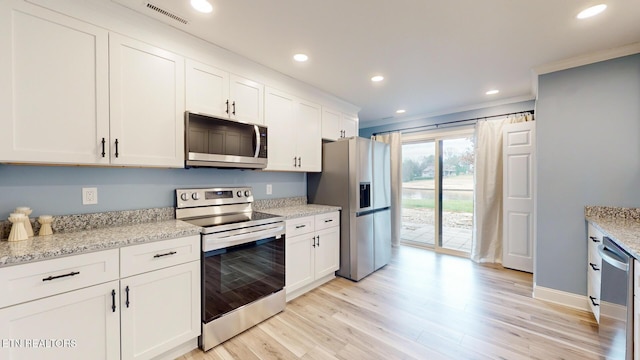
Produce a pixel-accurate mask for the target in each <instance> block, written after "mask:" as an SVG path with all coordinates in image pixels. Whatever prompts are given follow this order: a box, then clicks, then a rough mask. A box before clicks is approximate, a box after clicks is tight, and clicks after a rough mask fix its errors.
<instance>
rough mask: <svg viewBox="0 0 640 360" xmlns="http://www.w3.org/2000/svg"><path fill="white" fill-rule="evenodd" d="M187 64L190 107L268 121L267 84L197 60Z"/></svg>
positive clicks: (238, 119)
mask: <svg viewBox="0 0 640 360" xmlns="http://www.w3.org/2000/svg"><path fill="white" fill-rule="evenodd" d="M186 65H187V67H186V74H187V77H186V80H187V83H186V105H187V110H188V111H191V112H196V113H203V114H209V115H213V116H218V117H222V118H229V119H232V120H237V121H242V122H246V123H252V124H261V125H262V124H264V114H263V108H264V85H262V84H260V83H257V82H255V81H252V80H249V79H245V78H243V77H240V76H237V75H234V74H230V73H228V72H226V71H224V70H220V69H218V68H215V67H213V66H209V65H206V64H203V63H200V62H197V61H193V60H187V63H186Z"/></svg>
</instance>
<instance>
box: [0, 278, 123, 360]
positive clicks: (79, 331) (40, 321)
mask: <svg viewBox="0 0 640 360" xmlns="http://www.w3.org/2000/svg"><path fill="white" fill-rule="evenodd" d="M118 288H119V286H118V281H111V282H108V283H104V284H100V285H95V286H91V287H88V288H84V289H80V290H75V291H71V292H67V293H64V294H60V295H55V296H50V297H46V298H43V299H39V300H35V301H30V302H26V303H22V304H19V305H15V306H10V307H7V308H4V309H1V310H0V341H2V342H3V343H2V346H0V359H12V360H22V359H25V360H27V359H61V360H62V359H64V360H70V359H79V360H85V359H96V360H97V359H119V358H120V304H119V301H118V299H119V290H118ZM29 342H30V343H29Z"/></svg>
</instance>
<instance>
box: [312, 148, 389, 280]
mask: <svg viewBox="0 0 640 360" xmlns="http://www.w3.org/2000/svg"><path fill="white" fill-rule="evenodd" d="M390 179H391V176H390V154H389V145H388V144H384V143H381V142H378V141H372V140H369V139H365V138H360V137H352V138H349V139H342V140H339V141H336V142H330V143H325V144H324V145H323V146H322V173H313V174H307V195H308V197H309V202H310V203H312V204H324V205H335V206H341V207H342V212H341V215H340V216H341V219H340V221H341V223H340V224H341V228H340V269H339V270H338V271H337V272H336V274H337V275H339V276H342V277H345V278H348V279H351V280H355V281H359V280H360V279H362V278H364V277H365V276H367V275H369V274H370V273H372V272H374V271H375V270H378V269H380V268H381V267H383V266H384V265H386V264H387V263H388V262H389V259H390V258H391V210H390V206H391V186H390Z"/></svg>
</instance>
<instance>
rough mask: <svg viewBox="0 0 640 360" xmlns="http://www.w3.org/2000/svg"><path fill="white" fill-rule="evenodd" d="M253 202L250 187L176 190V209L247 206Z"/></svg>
mask: <svg viewBox="0 0 640 360" xmlns="http://www.w3.org/2000/svg"><path fill="white" fill-rule="evenodd" d="M252 202H253V191H252V189H251V188H250V187H233V188H203V189H176V205H177V206H176V207H177V208H178V209H180V208H189V207H199V206H211V205H228V204H249V203H252Z"/></svg>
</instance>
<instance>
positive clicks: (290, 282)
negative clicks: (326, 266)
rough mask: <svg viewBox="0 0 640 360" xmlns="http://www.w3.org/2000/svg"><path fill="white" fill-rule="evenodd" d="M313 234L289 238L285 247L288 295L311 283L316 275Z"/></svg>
mask: <svg viewBox="0 0 640 360" xmlns="http://www.w3.org/2000/svg"><path fill="white" fill-rule="evenodd" d="M314 242H315V238H314V237H313V233H308V234H304V235H300V236H289V233H287V237H286V247H285V267H284V268H285V287H286V291H287V294H290V293H291V292H293V291H295V290H297V289H299V288H301V287H303V286H305V285H307V284H309V283H311V282H312V281H313V278H314V276H313V273H314V264H313V261H314V255H315V254H314V251H313V249H314V248H313V244H314Z"/></svg>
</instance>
